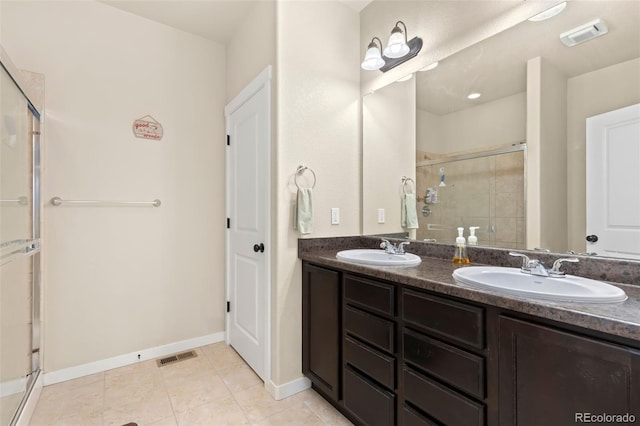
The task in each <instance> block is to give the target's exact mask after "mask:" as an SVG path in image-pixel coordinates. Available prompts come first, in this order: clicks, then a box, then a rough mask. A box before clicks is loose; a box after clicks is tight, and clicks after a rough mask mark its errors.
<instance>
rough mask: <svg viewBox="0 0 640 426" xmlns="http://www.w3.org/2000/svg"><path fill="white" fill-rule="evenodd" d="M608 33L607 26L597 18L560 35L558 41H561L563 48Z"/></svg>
mask: <svg viewBox="0 0 640 426" xmlns="http://www.w3.org/2000/svg"><path fill="white" fill-rule="evenodd" d="M608 32H609V29H608V28H607V24H605V23H604V21H603V20H602V19H599V18H598V19H595V20H593V21H591V22H587V23H586V24H584V25H580V26H579V27H576V28H574V29H572V30H569V31H566V32H564V33H562V34H560V41H562V43H564V45H565V46H569V47H571V46H575V45H577V44H580V43H584V42H585V41H588V40H591V39H594V38H596V37H600V36H602V35H605V34H606V33H608Z"/></svg>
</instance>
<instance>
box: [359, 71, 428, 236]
mask: <svg viewBox="0 0 640 426" xmlns="http://www.w3.org/2000/svg"><path fill="white" fill-rule="evenodd" d="M415 82H416V79H415V78H412V79H411V80H409V81H403V82H397V83H395V84H391V85H389V86H387V87H383V88H382V89H380V90H378V91H376V92H375V93H372V94H369V95H367V96H365V97H364V98H363V100H362V102H363V104H362V115H363V117H362V233H363V234H365V235H371V234H390V233H395V232H406V229H404V228H403V227H402V226H401V224H400V202H401V196H402V182H401V178H402V176H406V177H410V178H411V179H413V180H414V182H415V179H416V148H415V147H416V83H415ZM406 188H407V190H412V189H415V184H411V183H409V184H407V186H406ZM380 208H384V209H385V223H382V224H380V223H378V209H380Z"/></svg>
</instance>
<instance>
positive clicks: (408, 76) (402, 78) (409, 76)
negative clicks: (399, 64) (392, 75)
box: [396, 74, 413, 81]
mask: <svg viewBox="0 0 640 426" xmlns="http://www.w3.org/2000/svg"><path fill="white" fill-rule="evenodd" d="M411 77H413V74H409V75H405V76H404V77H401V78H399V79H397V80H396V81H409V80H411Z"/></svg>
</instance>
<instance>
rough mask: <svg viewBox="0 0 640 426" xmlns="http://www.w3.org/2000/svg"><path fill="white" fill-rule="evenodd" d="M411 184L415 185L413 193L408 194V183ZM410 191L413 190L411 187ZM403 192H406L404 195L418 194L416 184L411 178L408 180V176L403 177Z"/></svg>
mask: <svg viewBox="0 0 640 426" xmlns="http://www.w3.org/2000/svg"><path fill="white" fill-rule="evenodd" d="M409 182H411V183H413V191H409V192H407V183H409ZM409 189H411V187H409ZM402 192H404V195H407V194H415V193H416V182H415V181H414V180H413V179H411V178H408V177H406V176H402Z"/></svg>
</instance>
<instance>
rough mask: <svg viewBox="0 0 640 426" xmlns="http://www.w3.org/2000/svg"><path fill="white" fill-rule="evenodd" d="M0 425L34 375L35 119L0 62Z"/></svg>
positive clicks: (18, 405)
mask: <svg viewBox="0 0 640 426" xmlns="http://www.w3.org/2000/svg"><path fill="white" fill-rule="evenodd" d="M0 64H1V65H2V67H0V139H1V140H0V426H5V425H9V424H14V423H16V422H17V420H18V417H19V415H20V413H21V410H22V409H23V407H24V405H25V403H26V401H27V398H28V396H29V394H30V392H31V390H32V389H33V386H34V384H35V382H36V380H37V378H38V375H39V373H40V359H39V355H40V195H39V194H40V175H39V171H40V137H39V135H40V114H39V113H38V111H36V109H35V108H34V107H33V105H32V104H31V103H30V102H29V100H28V99H27V97H26V95H25V94H24V92H23V91H22V89H21V88H20V86H19V85H18V83H17V82H16V81H17V80H18V76H17V75H16V71H14V70H13V68H12V67H11V66H10V65H9V64H7V63H4V62H0Z"/></svg>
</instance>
